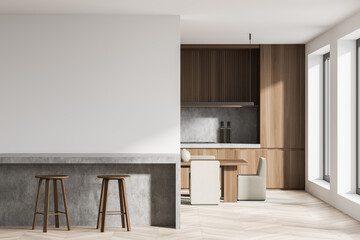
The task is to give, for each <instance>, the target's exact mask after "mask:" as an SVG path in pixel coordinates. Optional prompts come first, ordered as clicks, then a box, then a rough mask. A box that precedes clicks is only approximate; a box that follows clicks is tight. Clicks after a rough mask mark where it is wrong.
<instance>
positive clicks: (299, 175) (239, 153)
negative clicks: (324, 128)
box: [181, 149, 305, 189]
mask: <svg viewBox="0 0 360 240" xmlns="http://www.w3.org/2000/svg"><path fill="white" fill-rule="evenodd" d="M189 150H190V151H191V152H192V153H193V154H194V155H214V156H217V158H219V159H226V160H241V159H243V160H245V161H247V162H248V164H247V165H240V166H239V167H238V171H237V174H255V173H256V171H257V166H258V162H259V158H260V157H265V158H266V165H267V166H266V173H267V177H266V187H267V188H268V189H304V188H305V152H304V150H282V149H189ZM181 173H182V175H181V188H182V189H187V188H189V169H188V168H183V169H182V170H181Z"/></svg>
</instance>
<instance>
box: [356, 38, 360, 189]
mask: <svg viewBox="0 0 360 240" xmlns="http://www.w3.org/2000/svg"><path fill="white" fill-rule="evenodd" d="M359 51H360V39H358V40H356V84H357V86H356V88H357V93H356V97H357V114H356V115H357V121H356V122H357V124H356V128H357V134H356V138H357V148H356V149H357V151H356V155H357V157H356V160H357V161H356V165H357V167H356V169H357V170H356V178H357V179H356V183H357V184H356V193H357V194H360V150H359V146H360V124H359V121H360V116H359V114H360V96H359V94H360V83H359V81H360V52H359Z"/></svg>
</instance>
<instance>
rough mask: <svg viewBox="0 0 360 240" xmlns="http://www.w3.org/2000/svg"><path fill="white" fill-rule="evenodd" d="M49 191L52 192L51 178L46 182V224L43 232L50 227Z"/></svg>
mask: <svg viewBox="0 0 360 240" xmlns="http://www.w3.org/2000/svg"><path fill="white" fill-rule="evenodd" d="M49 192H50V180H48V179H46V183H45V201H44V226H43V232H47V229H48V217H49Z"/></svg>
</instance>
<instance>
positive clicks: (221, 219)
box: [0, 190, 360, 240]
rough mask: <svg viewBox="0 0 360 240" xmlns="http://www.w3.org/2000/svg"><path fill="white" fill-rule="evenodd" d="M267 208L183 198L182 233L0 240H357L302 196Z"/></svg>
mask: <svg viewBox="0 0 360 240" xmlns="http://www.w3.org/2000/svg"><path fill="white" fill-rule="evenodd" d="M267 198H268V200H267V201H266V202H238V203H227V204H223V203H222V204H220V205H219V206H192V205H188V204H187V202H188V199H187V198H183V204H182V206H181V229H180V230H175V229H169V228H159V227H133V228H132V232H130V233H128V232H126V231H125V230H123V229H122V228H120V227H119V228H108V229H107V232H105V233H100V232H98V231H97V230H96V229H94V227H73V229H72V230H71V231H70V232H68V231H64V229H60V230H59V229H54V228H52V227H50V229H49V231H48V233H45V234H44V233H42V231H41V227H38V228H37V230H31V228H30V227H1V228H0V239H2V240H5V239H9V240H10V239H20V240H27V239H34V240H38V239H67V240H70V239H87V240H91V239H94V240H95V239H96V240H100V239H106V240H116V239H214V240H215V239H276V240H280V239H285V240H289V239H317V240H319V239H326V240H332V239H338V240H346V239H360V223H359V222H358V221H356V220H354V219H353V218H351V217H349V216H347V215H345V214H343V213H341V212H340V211H338V210H336V209H335V208H333V207H331V206H329V205H328V204H326V203H324V202H322V201H320V200H319V199H317V198H314V197H313V196H311V195H309V194H308V193H306V192H304V191H275V190H273V191H268V192H267Z"/></svg>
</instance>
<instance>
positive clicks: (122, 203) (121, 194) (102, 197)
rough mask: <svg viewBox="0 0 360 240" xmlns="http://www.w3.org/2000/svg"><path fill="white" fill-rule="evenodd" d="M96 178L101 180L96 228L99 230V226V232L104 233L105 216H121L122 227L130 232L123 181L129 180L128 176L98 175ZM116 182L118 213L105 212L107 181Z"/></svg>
mask: <svg viewBox="0 0 360 240" xmlns="http://www.w3.org/2000/svg"><path fill="white" fill-rule="evenodd" d="M97 177H98V178H102V179H103V181H102V187H101V194H100V204H99V213H98V220H97V226H96V228H97V229H99V228H100V225H101V232H105V221H106V215H121V224H122V227H123V228H125V225H126V228H127V231H131V224H130V215H129V208H128V202H127V198H126V187H125V179H126V178H130V176H129V175H99V176H97ZM110 180H117V181H118V187H119V198H120V211H107V210H106V208H107V206H106V205H107V199H108V190H109V181H110Z"/></svg>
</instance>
